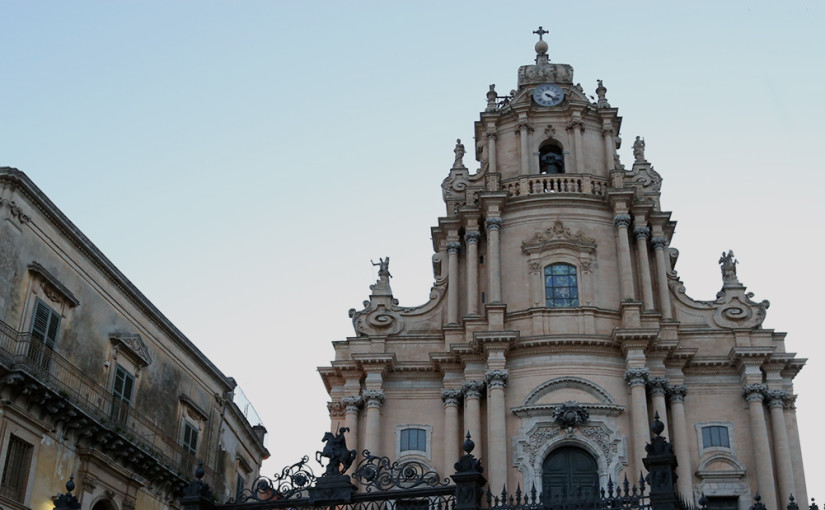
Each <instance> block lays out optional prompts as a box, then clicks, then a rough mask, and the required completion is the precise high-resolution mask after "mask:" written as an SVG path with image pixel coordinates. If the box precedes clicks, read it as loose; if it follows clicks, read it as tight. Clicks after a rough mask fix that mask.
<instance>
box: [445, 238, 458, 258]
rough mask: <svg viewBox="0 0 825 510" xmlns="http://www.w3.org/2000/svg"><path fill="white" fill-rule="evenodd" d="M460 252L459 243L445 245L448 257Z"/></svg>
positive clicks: (452, 242) (453, 242)
mask: <svg viewBox="0 0 825 510" xmlns="http://www.w3.org/2000/svg"><path fill="white" fill-rule="evenodd" d="M459 250H461V243H459V242H455V241H451V242H449V243H447V253H448V254H450V255H453V254H456V253H458V252H459Z"/></svg>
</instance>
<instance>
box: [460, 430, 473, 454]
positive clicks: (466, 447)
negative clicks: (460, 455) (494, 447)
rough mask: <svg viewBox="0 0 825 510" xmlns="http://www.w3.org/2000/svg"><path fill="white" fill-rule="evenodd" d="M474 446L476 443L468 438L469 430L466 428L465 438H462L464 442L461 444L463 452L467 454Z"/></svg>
mask: <svg viewBox="0 0 825 510" xmlns="http://www.w3.org/2000/svg"><path fill="white" fill-rule="evenodd" d="M475 447H476V444H475V442H474V441H473V440H472V439H470V431H469V430H468V431H467V439H465V440H464V444H463V445H462V449H463V450H464V453H468V454H469V453H471V452H472V451H473V449H474V448H475Z"/></svg>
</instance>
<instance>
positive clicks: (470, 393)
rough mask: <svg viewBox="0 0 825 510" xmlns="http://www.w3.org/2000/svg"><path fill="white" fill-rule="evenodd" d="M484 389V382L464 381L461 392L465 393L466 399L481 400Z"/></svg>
mask: <svg viewBox="0 0 825 510" xmlns="http://www.w3.org/2000/svg"><path fill="white" fill-rule="evenodd" d="M483 389H484V381H464V384H462V385H461V391H462V392H463V393H464V398H465V399H468V398H481V391H482V390H483Z"/></svg>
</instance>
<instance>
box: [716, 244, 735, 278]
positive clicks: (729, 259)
mask: <svg viewBox="0 0 825 510" xmlns="http://www.w3.org/2000/svg"><path fill="white" fill-rule="evenodd" d="M738 263H739V261H738V260H736V259H735V258H733V250H729V251H728V252H727V253H726V252H724V251H723V252H722V256H721V257H720V258H719V264H720V265H721V266H722V267H721V269H722V282H723V283H739V278H737V276H736V264H738Z"/></svg>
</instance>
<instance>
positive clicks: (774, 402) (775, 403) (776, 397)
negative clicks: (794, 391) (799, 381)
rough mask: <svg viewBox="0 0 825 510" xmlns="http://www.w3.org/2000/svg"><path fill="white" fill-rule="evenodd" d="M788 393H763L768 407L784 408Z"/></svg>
mask: <svg viewBox="0 0 825 510" xmlns="http://www.w3.org/2000/svg"><path fill="white" fill-rule="evenodd" d="M788 395H789V393H788V392H787V391H784V390H768V391H766V392H765V396H766V397H767V399H768V407H779V408H784V407H785V400H786V399H787V398H788Z"/></svg>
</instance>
